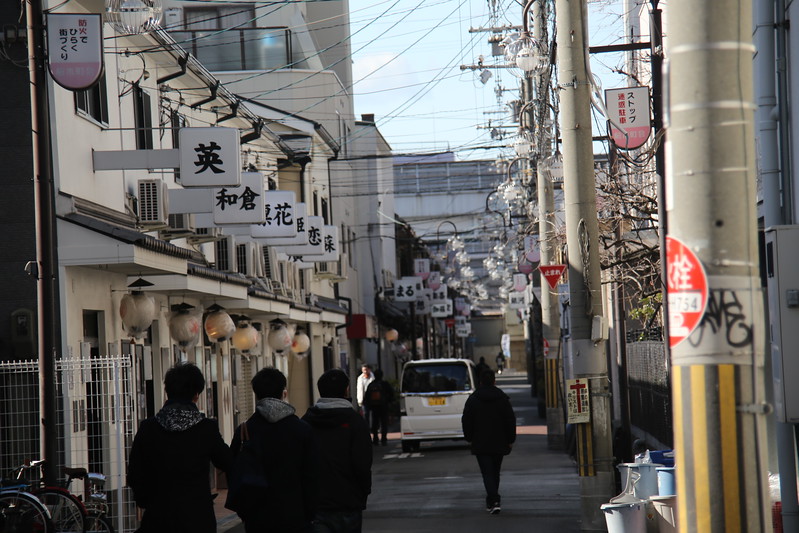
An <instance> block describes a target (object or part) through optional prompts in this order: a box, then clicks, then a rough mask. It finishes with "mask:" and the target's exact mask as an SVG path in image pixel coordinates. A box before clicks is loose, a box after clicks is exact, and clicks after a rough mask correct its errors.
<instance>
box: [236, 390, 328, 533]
mask: <svg viewBox="0 0 799 533" xmlns="http://www.w3.org/2000/svg"><path fill="white" fill-rule="evenodd" d="M245 424H247V430H248V433H249V438H250V440H253V441H256V442H258V443H259V444H260V445H261V446H262V450H263V454H262V456H263V457H265V458H267V461H266V464H265V465H264V470H265V474H266V478H267V480H268V482H269V487H268V488H266V489H260V490H257V491H256V490H253V491H252V494H251V495H250V497H249V498H248V499H247V501H245V502H244V507H245V509H244V510H239V511H238V514H239V516H240V517H241V519H242V520H243V521H244V522H245V525H246V527H247V529H248V530H249V529H252V530H254V531H260V532H264V533H265V532H271V531H275V532H281V533H283V532H289V531H304V530H305V529H306V528H307V527H308V526H309V525H310V523H311V521H312V520H313V515H314V512H315V511H316V502H317V491H318V478H317V475H318V470H317V467H318V449H317V446H316V442H315V441H314V437H313V433H312V432H311V428H310V426H309V425H308V424H306V423H305V422H303V421H302V420H300V419H299V418H297V416H296V415H295V414H294V407H292V406H291V405H289V404H288V403H286V402H284V401H281V400H277V399H275V398H264V399H261V400H258V403H257V405H256V412H255V413H254V414H253V415H252V416H251V417H250V418H249V419H248V420H247V422H245ZM230 448H231V450H232V451H233V454H234V456H235V454H236V453H237V452H238V451H239V450H240V449H241V426H239V427H238V428H236V433H235V435H234V437H233V441H232V442H231V443H230Z"/></svg>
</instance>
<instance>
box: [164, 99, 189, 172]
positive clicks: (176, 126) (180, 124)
mask: <svg viewBox="0 0 799 533" xmlns="http://www.w3.org/2000/svg"><path fill="white" fill-rule="evenodd" d="M169 121H170V125H171V127H172V148H180V128H185V127H187V126H188V125H189V123H188V121H187V120H186V117H185V116H184V115H181V114H180V113H178V112H177V110H174V109H173V110H172V111H171V112H170V114H169ZM175 182H176V183H180V169H178V168H176V169H175Z"/></svg>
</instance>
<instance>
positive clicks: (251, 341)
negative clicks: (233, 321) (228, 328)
mask: <svg viewBox="0 0 799 533" xmlns="http://www.w3.org/2000/svg"><path fill="white" fill-rule="evenodd" d="M230 341H231V342H232V343H233V347H234V348H236V349H237V350H238V351H240V352H241V353H250V350H252V349H253V348H255V347H256V346H257V345H258V330H257V329H255V328H254V327H253V326H252V324H250V322H249V321H248V320H242V321H240V322H239V325H238V327H236V331H234V332H233V336H232V337H231V339H230Z"/></svg>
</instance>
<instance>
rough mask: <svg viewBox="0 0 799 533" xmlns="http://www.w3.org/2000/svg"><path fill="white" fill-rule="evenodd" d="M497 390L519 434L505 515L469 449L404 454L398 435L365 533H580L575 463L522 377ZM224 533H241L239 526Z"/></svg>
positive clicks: (380, 467)
mask: <svg viewBox="0 0 799 533" xmlns="http://www.w3.org/2000/svg"><path fill="white" fill-rule="evenodd" d="M497 384H498V385H499V386H500V388H502V389H503V390H504V391H505V392H506V393H507V394H508V395H509V396H510V397H511V402H512V403H513V406H514V411H515V412H516V417H517V424H518V427H517V432H518V433H519V436H518V439H517V441H516V445H515V446H514V448H513V453H511V454H510V455H509V456H508V457H506V458H505V461H504V463H503V466H502V480H501V483H500V493H501V494H502V513H500V514H499V515H489V514H487V513H486V510H485V493H484V489H483V484H482V478H481V477H480V471H479V469H478V467H477V461H476V460H475V459H474V457H472V455H471V454H470V453H469V449H468V447H467V446H466V445H465V443H457V442H452V441H449V442H443V443H435V444H434V443H423V444H422V447H421V449H420V451H419V453H416V454H404V453H402V449H401V446H400V441H399V434H398V433H393V434H390V435H389V437H390V440H389V444H388V446H377V447H375V448H374V450H373V451H374V466H373V468H372V494H371V496H370V497H369V504H368V508H367V510H366V511H365V512H364V527H363V531H364V532H365V533H395V532H396V533H399V532H402V533H448V532H453V533H486V532H501V533H521V532H524V533H531V532H534V533H577V532H578V531H580V523H579V518H580V508H579V505H580V500H579V494H580V489H579V479H578V477H577V473H576V469H575V467H574V464H573V462H572V461H571V459H569V457H568V456H567V455H566V454H565V453H564V452H561V451H551V450H548V449H547V437H546V424H545V421H544V420H541V419H539V418H538V410H537V408H536V404H535V400H534V399H533V398H531V397H530V386H529V385H528V384H527V380H526V377H525V376H523V375H515V376H508V375H503V376H500V378H499V379H498V381H497ZM220 526H221V527H220V531H224V530H227V531H228V532H229V533H243V531H244V528H243V527H242V526H241V524H240V523H238V520H236V521H235V522H228V523H227V524H225V526H227V527H225V526H222V525H221V524H220Z"/></svg>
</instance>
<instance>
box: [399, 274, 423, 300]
mask: <svg viewBox="0 0 799 533" xmlns="http://www.w3.org/2000/svg"><path fill="white" fill-rule="evenodd" d="M422 288H423V287H422V279H421V278H418V277H416V276H404V277H402V278H399V279H398V280H396V281H395V282H394V301H397V302H415V301H416V295H417V294H419V293H420V292H421V291H422Z"/></svg>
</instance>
